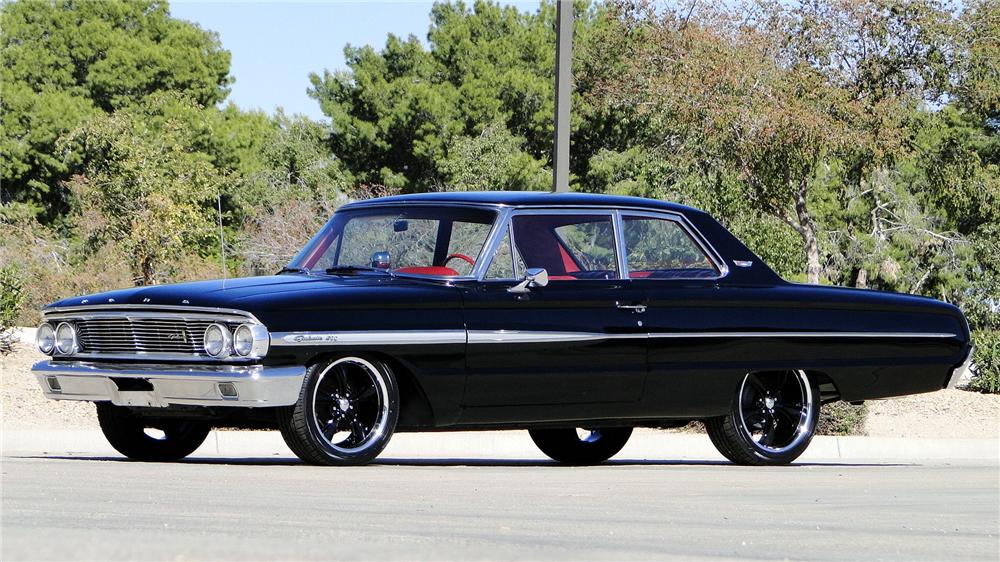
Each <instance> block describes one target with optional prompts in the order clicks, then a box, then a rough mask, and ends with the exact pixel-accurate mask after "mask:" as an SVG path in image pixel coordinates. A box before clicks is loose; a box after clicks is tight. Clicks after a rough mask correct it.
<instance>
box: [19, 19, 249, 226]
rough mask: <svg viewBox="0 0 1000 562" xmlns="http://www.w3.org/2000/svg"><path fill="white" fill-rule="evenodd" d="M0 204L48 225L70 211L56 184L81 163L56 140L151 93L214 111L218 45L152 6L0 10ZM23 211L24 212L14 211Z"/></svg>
mask: <svg viewBox="0 0 1000 562" xmlns="http://www.w3.org/2000/svg"><path fill="white" fill-rule="evenodd" d="M0 29H2V30H3V34H2V37H0V58H2V59H3V65H2V67H0V81H2V83H3V96H2V98H0V113H2V117H0V124H2V129H0V152H2V153H3V154H4V158H3V159H2V168H0V183H2V185H3V187H2V189H0V202H2V203H3V204H4V207H5V210H4V212H5V213H7V214H10V213H21V214H25V213H28V214H37V215H40V216H41V217H42V218H44V219H45V220H48V221H52V220H55V219H57V218H58V217H59V216H60V215H61V214H62V213H65V211H66V210H67V208H68V199H67V195H68V194H67V193H66V192H65V190H62V189H60V184H61V182H62V181H64V180H65V179H67V178H68V177H69V175H70V174H71V173H73V172H75V171H78V170H79V166H80V165H81V163H82V161H81V155H80V154H78V153H75V152H72V151H69V152H64V151H61V150H58V149H57V147H56V145H57V142H58V140H59V138H60V137H61V136H62V135H65V134H66V133H68V132H69V131H71V130H73V129H75V128H76V127H78V126H79V125H81V124H82V123H83V122H84V121H86V120H87V119H88V118H89V117H91V116H92V115H95V114H98V113H102V112H103V113H107V112H112V111H115V110H117V109H121V108H125V107H128V106H130V105H132V104H135V103H137V102H139V101H141V100H143V99H145V98H146V97H147V96H149V95H150V94H153V93H155V92H163V91H173V92H179V93H183V95H184V96H185V97H188V98H190V99H192V100H194V101H195V102H196V103H197V104H199V105H201V106H212V105H214V104H216V103H218V102H220V101H221V100H223V99H224V98H225V96H226V95H227V93H228V89H227V86H228V84H229V82H230V78H229V59H230V57H229V52H228V51H226V50H224V49H222V46H221V44H220V42H219V38H218V35H217V34H215V33H212V32H208V31H204V30H202V29H201V28H199V27H198V26H197V25H195V24H192V23H190V22H186V21H182V20H178V19H175V18H172V17H171V16H170V12H169V9H168V6H167V3H166V2H165V1H158V0H135V1H124V0H114V1H112V0H107V1H101V0H56V1H51V2H45V1H41V0H23V1H20V2H5V3H3V4H0ZM18 208H20V209H21V210H18Z"/></svg>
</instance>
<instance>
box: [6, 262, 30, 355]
mask: <svg viewBox="0 0 1000 562" xmlns="http://www.w3.org/2000/svg"><path fill="white" fill-rule="evenodd" d="M23 302H24V285H23V283H22V282H21V277H20V272H19V271H18V269H17V268H16V267H14V266H13V265H10V264H8V265H4V266H3V267H0V355H6V354H7V353H10V352H11V351H12V350H13V348H14V332H13V328H14V327H15V326H16V322H17V318H18V316H19V315H20V313H21V305H22V304H23Z"/></svg>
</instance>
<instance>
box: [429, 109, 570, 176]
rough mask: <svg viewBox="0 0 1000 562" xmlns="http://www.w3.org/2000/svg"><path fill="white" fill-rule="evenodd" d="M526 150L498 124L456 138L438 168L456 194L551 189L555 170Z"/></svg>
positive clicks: (517, 138) (519, 141)
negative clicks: (472, 134) (546, 166)
mask: <svg viewBox="0 0 1000 562" xmlns="http://www.w3.org/2000/svg"><path fill="white" fill-rule="evenodd" d="M523 147H524V139H522V138H520V137H516V136H514V135H513V134H511V132H510V131H508V130H507V128H506V126H504V124H503V123H496V124H493V125H488V126H486V127H485V128H484V129H483V132H482V133H480V134H479V135H478V136H475V137H469V136H461V137H456V138H455V139H453V141H452V144H451V145H450V146H449V148H448V156H446V157H445V158H444V160H443V161H442V162H441V163H440V164H439V166H438V167H439V169H440V172H441V175H442V177H443V178H444V183H445V185H446V186H447V188H448V189H454V190H456V191H491V190H497V189H501V190H513V191H539V190H545V189H549V188H550V187H551V186H552V171H551V170H549V169H546V168H545V167H544V166H543V165H542V163H541V162H540V161H539V160H537V159H535V158H533V157H532V156H531V155H530V154H528V153H527V152H525V151H524V149H523Z"/></svg>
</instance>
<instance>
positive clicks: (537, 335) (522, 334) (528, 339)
mask: <svg viewBox="0 0 1000 562" xmlns="http://www.w3.org/2000/svg"><path fill="white" fill-rule="evenodd" d="M647 335H648V334H645V333H636V334H601V333H597V332H528V331H520V330H469V343H470V344H487V343H560V342H579V341H602V340H610V339H620V338H646V337H647Z"/></svg>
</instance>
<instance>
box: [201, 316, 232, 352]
mask: <svg viewBox="0 0 1000 562" xmlns="http://www.w3.org/2000/svg"><path fill="white" fill-rule="evenodd" d="M231 343H232V336H231V335H230V334H229V328H227V327H225V326H223V325H222V324H212V325H211V326H209V327H208V328H205V353H207V354H209V355H211V356H212V357H224V356H226V355H229V347H230V344H231Z"/></svg>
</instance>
